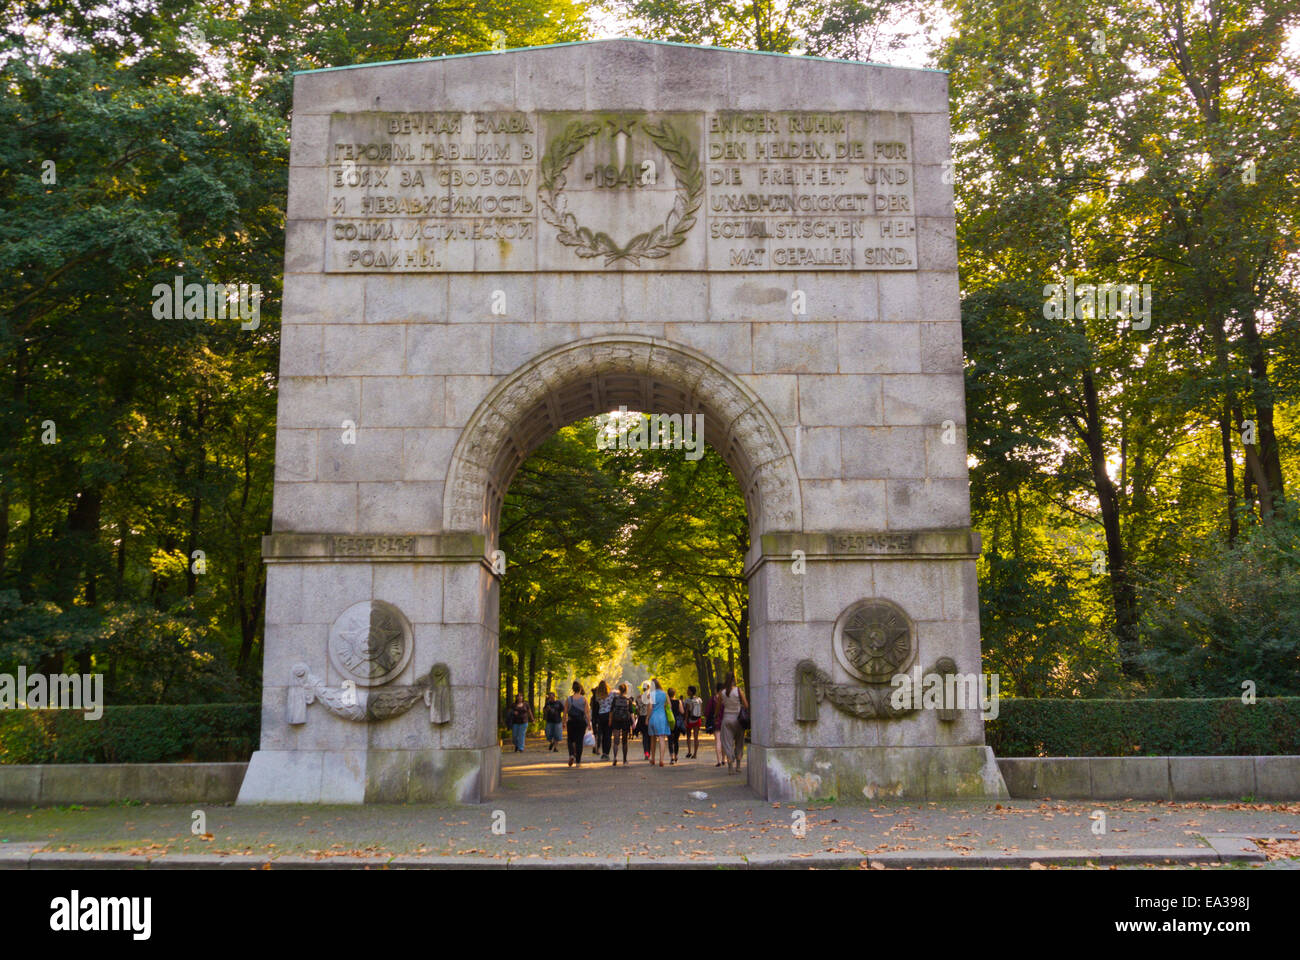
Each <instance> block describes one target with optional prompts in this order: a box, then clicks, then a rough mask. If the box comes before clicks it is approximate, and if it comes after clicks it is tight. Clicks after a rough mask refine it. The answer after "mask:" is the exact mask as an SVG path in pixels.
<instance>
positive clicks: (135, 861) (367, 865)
mask: <svg viewBox="0 0 1300 960" xmlns="http://www.w3.org/2000/svg"><path fill="white" fill-rule="evenodd" d="M1206 841H1207V845H1206V846H1202V847H1135V848H1133V849H1131V850H1125V849H1119V848H1112V849H1099V848H1080V849H1077V850H1070V849H1064V850H1032V851H1016V852H1005V851H1001V850H989V851H984V852H979V851H975V852H972V853H969V854H967V853H961V852H959V851H955V850H899V851H891V852H888V853H873V854H861V853H815V854H812V855H809V856H790V855H785V854H757V855H755V856H753V857H748V858H746V857H716V858H714V859H711V860H648V859H631V858H628V859H621V858H620V859H615V858H610V857H555V858H552V859H542V858H539V857H510V858H505V857H502V858H500V859H497V858H490V857H465V856H459V857H418V856H411V855H403V856H398V857H392V858H391V859H384V858H382V857H325V858H323V859H319V860H318V859H316V858H315V857H300V856H279V857H262V856H250V857H233V856H219V855H215V854H212V855H199V854H165V855H162V856H157V857H144V856H132V855H130V854H124V853H43V852H40V851H22V850H13V851H3V853H4V855H3V856H0V870H3V869H9V870H24V869H27V870H144V869H149V870H267V869H269V870H367V869H368V870H485V869H486V870H719V869H726V870H813V869H817V870H836V869H846V868H847V869H855V868H858V867H861V866H862V865H864V864H865V865H867V866H868V867H875V866H877V865H879V867H883V868H886V869H891V870H906V869H972V868H974V869H990V868H997V867H1012V868H1015V867H1019V868H1026V867H1029V866H1031V865H1032V864H1034V863H1038V864H1042V865H1043V866H1045V867H1046V866H1067V865H1079V866H1082V865H1083V864H1085V863H1092V864H1095V865H1096V866H1110V865H1112V864H1121V863H1123V864H1143V863H1146V864H1171V863H1172V864H1187V863H1231V862H1243V861H1245V862H1258V861H1263V860H1265V859H1267V858H1266V857H1265V855H1264V853H1263V851H1261V850H1260V849H1259V848H1258V847H1257V846H1256V845H1255V844H1254V843H1252V842H1251V841H1250V840H1248V839H1246V838H1244V837H1214V838H1206Z"/></svg>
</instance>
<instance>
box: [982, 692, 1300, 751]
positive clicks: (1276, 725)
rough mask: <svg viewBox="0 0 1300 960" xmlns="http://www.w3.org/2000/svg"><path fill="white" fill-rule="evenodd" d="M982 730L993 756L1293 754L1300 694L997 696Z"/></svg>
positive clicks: (1299, 739)
mask: <svg viewBox="0 0 1300 960" xmlns="http://www.w3.org/2000/svg"><path fill="white" fill-rule="evenodd" d="M984 735H985V737H986V738H987V740H988V744H989V746H991V747H992V748H993V753H994V754H995V755H996V756H999V757H1132V756H1138V757H1144V756H1157V757H1163V756H1245V755H1252V754H1253V755H1262V756H1277V755H1293V754H1300V697H1268V698H1260V699H1259V700H1258V701H1256V702H1255V703H1253V704H1244V703H1242V702H1241V698H1240V697H1226V698H1223V699H1215V700H1020V699H1013V698H1008V699H1004V700H1002V701H1001V703H1000V705H999V711H998V717H997V719H996V720H990V721H989V722H988V723H986V724H984Z"/></svg>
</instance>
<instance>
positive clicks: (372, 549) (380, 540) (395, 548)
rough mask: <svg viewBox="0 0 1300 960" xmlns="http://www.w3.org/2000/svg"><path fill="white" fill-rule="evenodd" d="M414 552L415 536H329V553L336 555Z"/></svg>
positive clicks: (385, 554) (350, 555)
mask: <svg viewBox="0 0 1300 960" xmlns="http://www.w3.org/2000/svg"><path fill="white" fill-rule="evenodd" d="M414 552H415V537H331V538H330V553H331V554H333V555H334V556H336V557H338V556H341V557H355V556H372V555H375V554H380V555H384V556H387V555H389V554H392V555H396V556H400V555H403V554H409V553H414Z"/></svg>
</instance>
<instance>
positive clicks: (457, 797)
mask: <svg viewBox="0 0 1300 960" xmlns="http://www.w3.org/2000/svg"><path fill="white" fill-rule="evenodd" d="M500 775H501V750H500V748H499V747H486V748H483V749H478V750H455V749H452V750H433V749H428V750H292V749H291V750H258V751H257V752H256V753H254V754H253V758H252V760H251V761H250V762H249V765H248V772H247V773H246V774H245V775H244V783H243V786H242V787H240V790H239V800H238V802H239V803H241V804H255V803H482V802H483V801H484V800H486V799H487V798H488V796H489V795H491V793H492V792H493V791H494V790H495V789H496V788H497V784H498V781H499V779H500Z"/></svg>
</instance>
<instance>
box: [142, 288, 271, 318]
mask: <svg viewBox="0 0 1300 960" xmlns="http://www.w3.org/2000/svg"><path fill="white" fill-rule="evenodd" d="M152 296H153V298H154V301H153V315H154V319H156V320H181V319H185V320H225V319H226V318H227V317H229V318H231V319H234V318H236V317H238V318H239V320H241V321H242V322H241V323H240V325H239V329H241V330H256V329H257V328H258V326H259V325H260V324H261V322H262V287H261V285H260V284H256V283H186V282H185V278H184V277H182V276H177V277H174V278H173V280H172V282H171V283H169V284H168V283H155V284H154V286H153V291H152Z"/></svg>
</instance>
